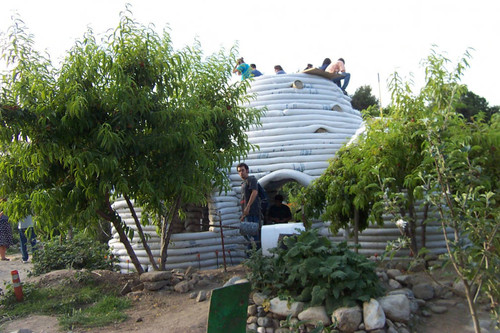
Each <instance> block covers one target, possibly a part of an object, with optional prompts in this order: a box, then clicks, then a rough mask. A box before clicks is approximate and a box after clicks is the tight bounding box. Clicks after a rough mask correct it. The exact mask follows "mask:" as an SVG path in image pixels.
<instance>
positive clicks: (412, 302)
mask: <svg viewBox="0 0 500 333" xmlns="http://www.w3.org/2000/svg"><path fill="white" fill-rule="evenodd" d="M419 308H420V306H419V305H418V302H417V301H415V300H414V299H411V300H410V312H411V313H413V314H415V313H417V312H418V309H419Z"/></svg>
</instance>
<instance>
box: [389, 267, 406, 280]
mask: <svg viewBox="0 0 500 333" xmlns="http://www.w3.org/2000/svg"><path fill="white" fill-rule="evenodd" d="M400 275H403V273H402V272H401V271H400V270H399V269H394V268H392V269H388V270H387V276H388V277H389V278H391V279H394V278H395V277H396V276H400Z"/></svg>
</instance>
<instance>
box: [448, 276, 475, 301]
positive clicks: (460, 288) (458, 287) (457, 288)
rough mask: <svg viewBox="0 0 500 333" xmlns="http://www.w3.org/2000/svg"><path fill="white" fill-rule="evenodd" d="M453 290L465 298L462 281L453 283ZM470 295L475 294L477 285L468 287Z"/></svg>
mask: <svg viewBox="0 0 500 333" xmlns="http://www.w3.org/2000/svg"><path fill="white" fill-rule="evenodd" d="M453 289H454V290H455V291H456V292H457V293H458V294H459V295H460V296H462V297H465V285H464V282H463V281H462V280H459V281H456V282H454V283H453ZM470 289H471V294H475V293H476V291H477V285H473V286H471V287H470Z"/></svg>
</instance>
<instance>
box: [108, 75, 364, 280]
mask: <svg viewBox="0 0 500 333" xmlns="http://www.w3.org/2000/svg"><path fill="white" fill-rule="evenodd" d="M249 93H251V94H254V95H255V99H253V100H252V101H251V102H250V103H249V104H248V107H256V108H263V109H265V110H266V111H265V112H264V114H263V116H262V118H261V123H262V124H261V125H259V126H254V127H253V128H251V129H250V130H249V131H248V132H247V134H248V140H249V141H250V143H252V144H255V145H258V147H259V149H257V150H255V151H251V152H250V153H249V154H248V156H246V157H242V161H245V162H246V163H247V164H248V165H249V167H250V174H251V175H254V176H255V177H256V178H257V180H258V181H259V183H260V184H261V185H263V186H264V187H265V188H266V190H267V191H268V193H269V194H270V195H272V193H273V192H274V191H276V190H277V189H279V188H280V187H281V186H282V185H283V184H284V183H286V182H289V181H296V182H298V183H300V184H301V185H303V186H307V185H308V184H309V183H310V182H311V181H312V180H313V179H315V178H316V177H318V176H319V175H321V173H322V172H323V171H324V170H325V169H326V168H327V167H328V163H329V162H328V160H329V159H330V158H332V157H333V156H334V154H335V152H336V151H337V150H338V149H339V148H340V147H341V146H342V145H343V144H344V143H345V142H347V141H348V140H349V138H351V137H352V136H353V134H354V133H355V132H356V131H357V130H358V129H359V128H360V126H361V123H362V118H361V114H360V112H359V111H357V110H354V109H353V108H352V106H351V103H350V97H348V96H346V95H344V94H343V93H342V91H341V90H340V88H338V87H337V86H336V85H335V84H334V83H333V82H332V81H330V80H328V79H325V78H322V77H320V76H316V75H310V74H304V73H298V74H284V75H272V76H271V75H264V76H260V77H257V78H255V79H253V80H252V82H251V87H250V90H249ZM236 164H237V163H235V165H234V166H233V167H232V168H231V173H230V174H229V175H228V176H229V179H230V181H231V190H230V191H229V192H227V193H224V192H223V193H219V191H218V190H216V191H214V193H213V195H212V198H211V201H210V202H209V204H208V207H185V210H186V211H187V218H186V220H185V221H184V226H185V227H184V228H181V229H179V230H176V231H177V233H174V234H173V235H172V239H171V244H170V245H169V249H168V258H167V265H166V267H167V268H185V267H188V266H193V267H196V268H200V269H211V268H216V267H219V266H220V265H222V263H223V260H224V259H225V260H226V262H227V263H228V264H238V263H240V262H241V261H242V260H243V259H244V258H246V254H245V250H246V243H245V239H244V238H243V237H242V236H241V235H240V234H239V230H238V227H239V223H240V216H241V207H240V198H241V195H240V184H241V179H240V177H239V176H238V173H237V172H236ZM114 208H115V209H116V210H117V212H118V213H119V214H120V216H121V217H122V219H123V221H124V222H125V223H126V224H127V226H128V227H130V228H132V229H135V223H134V221H133V218H132V216H131V214H130V212H129V211H128V208H127V204H126V203H125V201H124V200H117V201H116V202H115V203H114ZM137 211H138V214H140V211H141V210H140V208H138V209H137ZM139 218H140V216H139ZM200 220H201V221H200ZM181 224H182V223H181ZM220 225H222V226H223V228H222V229H223V230H222V231H223V232H222V233H221V230H220V228H219V227H218V226H220ZM226 227H228V228H226ZM231 227H232V228H231ZM144 231H145V233H147V234H148V235H149V240H148V244H149V246H150V247H151V250H152V252H153V255H154V256H155V257H156V258H158V257H159V253H160V238H159V237H158V235H157V234H156V228H155V227H154V226H147V227H145V230H144ZM221 235H222V236H221ZM222 242H224V251H223V249H222V247H223V246H222ZM132 244H133V247H134V249H135V250H136V253H137V255H138V258H139V261H140V262H141V264H143V265H144V268H145V269H146V270H147V269H148V267H147V266H148V265H149V259H148V256H147V254H146V252H145V250H144V249H143V248H142V245H141V244H140V241H139V239H138V238H134V239H132ZM109 245H110V247H111V248H112V251H113V254H114V255H115V256H117V257H118V259H119V265H120V268H121V270H122V271H123V272H126V271H129V270H133V265H132V264H131V262H130V261H129V258H128V255H127V252H126V250H125V247H124V246H123V244H122V243H121V242H120V241H119V238H118V235H117V234H116V232H114V233H113V238H112V239H111V240H110V241H109Z"/></svg>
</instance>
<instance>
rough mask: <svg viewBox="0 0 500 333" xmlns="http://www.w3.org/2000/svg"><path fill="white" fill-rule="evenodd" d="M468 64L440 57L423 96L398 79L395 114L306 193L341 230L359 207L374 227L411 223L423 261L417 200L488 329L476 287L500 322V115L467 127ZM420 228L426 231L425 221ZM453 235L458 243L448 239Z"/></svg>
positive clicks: (313, 208)
mask: <svg viewBox="0 0 500 333" xmlns="http://www.w3.org/2000/svg"><path fill="white" fill-rule="evenodd" d="M469 57H470V55H469V54H468V53H466V54H465V56H464V58H463V59H461V60H460V61H459V62H458V64H457V65H456V67H455V69H454V70H452V71H448V70H447V69H446V66H447V65H448V63H449V62H450V61H449V60H448V59H447V58H445V57H444V56H442V55H439V54H437V53H436V52H435V51H432V53H431V55H430V56H429V57H428V58H427V60H426V62H425V65H426V68H425V72H426V84H425V86H424V87H423V88H422V89H421V90H420V92H419V93H418V94H413V91H412V87H411V85H410V84H409V83H407V82H404V81H403V80H402V79H401V78H400V77H399V75H398V74H397V73H396V74H395V75H394V76H393V79H392V81H391V91H392V103H391V106H390V112H389V114H387V117H383V118H381V119H372V120H369V121H367V130H366V132H365V134H364V135H362V136H361V137H359V138H358V140H357V142H356V143H355V144H354V145H351V146H348V147H344V148H343V149H341V150H340V151H339V152H338V154H337V156H336V157H335V159H333V161H332V162H331V165H330V166H329V168H328V169H327V171H326V172H325V173H324V174H323V175H322V176H321V177H319V178H318V179H317V180H316V181H315V182H314V183H313V184H312V186H311V187H310V188H308V189H307V190H306V191H305V192H304V196H305V200H304V202H306V203H308V204H309V207H307V206H306V212H307V213H309V214H310V215H313V216H314V215H316V216H317V215H318V214H320V213H322V214H323V217H324V218H327V219H329V220H330V221H332V223H331V226H332V227H331V228H332V229H333V230H336V229H338V228H339V227H346V226H349V225H352V224H353V223H354V221H355V214H354V213H355V212H356V210H365V211H366V213H367V214H368V218H369V219H371V220H374V221H377V220H378V219H379V217H380V214H382V213H390V214H392V216H393V218H394V220H396V219H402V220H404V221H406V223H407V225H406V226H404V228H403V229H404V233H405V235H406V236H407V237H408V238H409V240H410V242H409V243H410V249H411V251H412V253H413V254H414V255H417V254H419V253H420V254H422V253H424V252H423V251H418V250H419V249H418V248H417V247H416V239H415V227H416V223H417V220H416V215H415V211H414V206H415V204H416V200H417V199H422V200H423V201H424V203H425V204H426V205H427V206H429V207H431V208H432V209H435V210H437V211H438V212H439V214H440V222H441V226H442V230H443V236H444V238H445V240H446V246H447V253H448V258H449V262H451V264H452V265H453V267H454V269H455V271H456V272H457V275H458V277H459V278H460V279H461V281H462V282H463V283H464V286H465V293H466V297H467V300H468V304H469V310H470V313H471V315H472V318H473V321H474V327H475V329H476V332H479V331H480V327H479V321H478V318H477V315H476V309H475V303H476V301H477V296H478V295H474V294H473V293H472V290H473V286H474V285H476V286H478V292H481V291H482V292H484V293H486V295H488V297H489V299H490V301H491V306H492V310H493V311H494V313H495V314H496V316H497V320H498V319H499V317H498V304H499V300H500V290H499V288H498V286H499V285H500V283H499V282H500V281H499V279H500V268H499V267H500V259H499V258H500V248H499V247H500V236H499V232H498V226H499V222H500V221H499V219H500V214H498V212H499V202H500V193H499V192H498V188H499V185H500V169H499V168H498V164H499V163H500V153H499V150H498V148H497V147H499V145H500V135H499V133H500V131H499V126H500V116H498V114H495V115H493V116H492V118H491V120H490V122H489V123H487V122H485V121H484V120H483V119H481V118H479V119H477V120H475V119H473V120H472V121H471V122H468V121H467V120H466V119H464V117H462V116H461V115H460V114H459V113H457V110H456V106H457V105H459V104H458V103H459V101H460V98H461V96H463V94H464V93H466V91H467V90H466V87H465V86H464V85H462V84H460V83H459V82H460V78H461V76H462V75H463V72H464V70H465V69H466V68H467V67H468V63H467V59H468V58H469ZM384 116H385V115H384ZM431 208H429V209H431ZM361 221H363V220H361ZM421 224H422V227H425V217H424V220H423V221H421ZM360 226H361V228H362V227H364V226H366V224H361V225H360ZM450 228H451V230H453V232H454V239H448V236H447V229H450ZM424 240H425V239H424ZM423 243H424V246H425V242H423ZM423 250H425V249H423Z"/></svg>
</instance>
